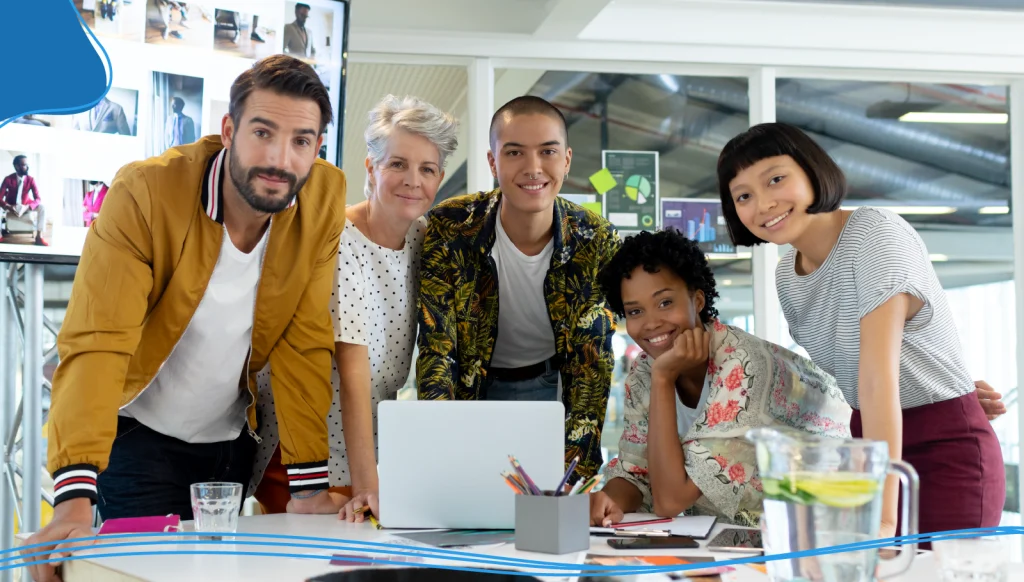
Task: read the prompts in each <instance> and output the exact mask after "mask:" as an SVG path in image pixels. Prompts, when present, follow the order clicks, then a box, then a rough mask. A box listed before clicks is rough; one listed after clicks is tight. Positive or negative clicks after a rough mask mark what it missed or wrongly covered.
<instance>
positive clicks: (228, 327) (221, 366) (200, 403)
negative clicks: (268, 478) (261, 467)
mask: <svg viewBox="0 0 1024 582" xmlns="http://www.w3.org/2000/svg"><path fill="white" fill-rule="evenodd" d="M268 232H270V229H269V228H267V232H265V233H264V234H263V238H261V239H260V241H259V243H257V245H256V248H254V249H253V250H252V252H250V253H248V254H246V253H243V252H242V251H240V250H238V249H237V248H235V245H234V243H232V242H231V237H230V236H228V231H227V229H226V228H225V229H224V241H223V243H222V244H221V248H220V256H219V257H218V258H217V264H216V266H215V267H214V269H213V274H212V275H211V276H210V283H209V285H207V287H206V292H205V293H203V298H202V299H201V300H200V301H199V307H197V308H196V312H195V314H194V315H193V316H192V320H191V321H190V322H189V324H188V327H186V328H185V333H183V334H182V336H181V339H180V340H178V343H177V345H176V346H174V349H173V350H172V351H171V355H170V357H168V358H167V361H166V362H165V363H164V366H163V367H162V368H161V369H160V371H159V372H157V375H156V377H155V378H154V379H153V381H152V382H151V383H150V384H149V386H148V387H147V388H145V390H143V392H142V393H141V394H140V395H139V396H138V398H136V399H135V401H134V402H132V403H131V404H129V405H128V406H127V407H125V408H124V409H123V410H122V411H121V415H122V416H129V417H132V418H135V419H136V420H138V421H139V422H141V423H142V424H144V425H146V426H147V427H149V428H151V429H153V430H155V431H156V432H158V433H161V434H165V435H167V436H171V437H174V438H176V439H180V440H183V441H185V442H189V443H216V442H223V441H231V440H234V439H236V438H238V435H239V433H240V432H241V430H242V426H243V425H244V424H245V409H246V408H247V407H248V405H249V401H250V396H249V392H248V390H245V389H244V384H242V383H241V381H242V369H243V368H244V367H245V365H246V361H247V359H248V356H249V349H250V348H251V340H252V338H251V335H252V320H253V310H254V309H255V307H256V303H255V302H256V286H257V284H258V283H259V279H260V266H261V263H262V262H263V252H264V250H265V249H266V245H267V233H268Z"/></svg>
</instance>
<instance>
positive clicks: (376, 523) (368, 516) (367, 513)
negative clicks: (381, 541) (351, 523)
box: [353, 505, 384, 529]
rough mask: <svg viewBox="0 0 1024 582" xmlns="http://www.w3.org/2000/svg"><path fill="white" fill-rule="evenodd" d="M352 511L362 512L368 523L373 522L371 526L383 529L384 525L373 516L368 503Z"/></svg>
mask: <svg viewBox="0 0 1024 582" xmlns="http://www.w3.org/2000/svg"><path fill="white" fill-rule="evenodd" d="M353 513H361V514H363V517H365V518H366V519H369V520H370V523H371V524H373V527H375V528H377V529H384V526H382V525H381V524H380V522H379V521H377V518H376V517H374V516H373V512H372V511H371V510H370V506H369V505H364V506H362V507H360V508H359V509H357V510H355V511H354V512H353Z"/></svg>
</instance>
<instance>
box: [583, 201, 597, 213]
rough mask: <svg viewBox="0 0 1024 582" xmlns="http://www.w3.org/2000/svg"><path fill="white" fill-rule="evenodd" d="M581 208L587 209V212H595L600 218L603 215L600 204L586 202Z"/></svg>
mask: <svg viewBox="0 0 1024 582" xmlns="http://www.w3.org/2000/svg"><path fill="white" fill-rule="evenodd" d="M580 206H582V207H584V208H586V209H587V210H589V211H591V212H593V213H594V214H597V215H598V216H600V215H601V203H600V202H584V203H583V204H581V205H580Z"/></svg>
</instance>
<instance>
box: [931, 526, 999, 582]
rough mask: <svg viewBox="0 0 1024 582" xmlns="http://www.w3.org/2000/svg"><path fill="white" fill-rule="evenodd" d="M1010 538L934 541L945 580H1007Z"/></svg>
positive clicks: (958, 581) (936, 557) (990, 581)
mask: <svg viewBox="0 0 1024 582" xmlns="http://www.w3.org/2000/svg"><path fill="white" fill-rule="evenodd" d="M1009 539H1011V538H1010V536H979V537H973V538H951V539H945V540H941V541H935V542H932V550H933V551H934V552H935V559H936V561H937V562H938V564H939V571H940V572H941V576H942V577H941V580H942V582H1006V579H1007V577H1008V574H1007V569H1008V563H1009V561H1010V545H1009ZM1012 539H1016V538H1012Z"/></svg>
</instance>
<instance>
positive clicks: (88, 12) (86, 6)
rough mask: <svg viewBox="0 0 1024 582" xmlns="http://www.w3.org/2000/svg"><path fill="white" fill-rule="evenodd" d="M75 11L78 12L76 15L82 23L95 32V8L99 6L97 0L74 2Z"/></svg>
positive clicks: (76, 0)
mask: <svg viewBox="0 0 1024 582" xmlns="http://www.w3.org/2000/svg"><path fill="white" fill-rule="evenodd" d="M74 2H75V9H76V10H78V15H79V16H81V17H82V21H83V22H85V25H86V26H88V27H89V28H91V29H93V30H96V6H97V5H98V4H99V1H98V0H74Z"/></svg>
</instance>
